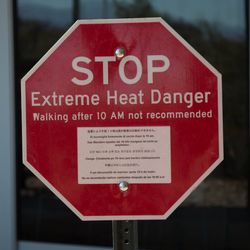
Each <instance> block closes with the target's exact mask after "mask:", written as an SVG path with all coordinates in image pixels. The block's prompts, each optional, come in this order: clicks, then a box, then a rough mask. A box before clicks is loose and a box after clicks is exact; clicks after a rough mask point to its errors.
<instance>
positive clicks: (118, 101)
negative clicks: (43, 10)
mask: <svg viewBox="0 0 250 250" xmlns="http://www.w3.org/2000/svg"><path fill="white" fill-rule="evenodd" d="M22 127H23V137H22V139H23V162H24V164H25V165H26V166H27V167H28V168H29V169H30V170H31V171H32V172H33V173H34V174H35V175H36V176H37V177H38V178H39V179H40V180H41V181H42V182H43V183H44V184H45V185H47V187H48V188H49V189H51V190H52V191H53V192H54V193H55V195H56V196H58V197H59V198H60V199H61V200H62V201H63V202H64V203H65V204H66V205H67V206H68V207H69V208H70V209H71V210H72V211H73V212H75V214H76V215H78V216H79V217H80V218H81V219H82V220H110V219H112V220H119V219H165V218H167V217H168V216H169V215H170V214H171V213H172V212H173V210H174V209H175V208H176V207H177V206H178V205H179V204H181V202H182V201H183V200H184V199H185V198H186V197H187V196H188V195H189V194H190V193H191V192H192V191H193V190H194V189H195V188H196V187H197V186H198V184H199V183H200V182H201V181H202V180H203V179H204V178H205V177H206V176H207V175H208V174H209V173H210V172H211V171H212V170H213V169H214V168H215V167H216V166H217V165H218V164H219V163H220V162H221V161H222V159H223V131H222V86H221V75H220V74H219V73H218V71H217V70H216V69H214V68H213V67H212V66H211V65H210V64H209V63H208V62H207V61H206V60H205V59H204V58H203V57H202V56H201V55H200V54H198V53H197V52H196V51H195V50H194V49H193V48H192V47H191V46H190V45H189V44H188V43H187V42H186V41H184V40H183V38H181V37H180V36H179V35H178V34H177V33H176V32H175V31H174V30H173V29H172V28H171V27H169V25H168V24H166V23H165V22H164V21H163V20H162V19H161V18H149V19H118V20H88V21H83V20H80V21H77V22H76V23H75V24H74V25H73V26H72V27H71V28H70V29H69V30H68V31H67V32H66V33H65V34H64V35H63V37H62V38H61V39H60V40H59V41H58V42H57V43H56V44H55V45H54V46H53V47H52V48H51V49H50V50H49V51H48V52H47V53H46V54H45V55H44V56H43V57H42V59H41V60H40V61H39V62H38V63H37V64H36V65H35V66H34V67H33V68H32V69H31V70H30V71H29V72H28V74H27V75H26V76H25V77H24V78H23V79H22Z"/></svg>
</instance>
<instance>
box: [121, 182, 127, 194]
mask: <svg viewBox="0 0 250 250" xmlns="http://www.w3.org/2000/svg"><path fill="white" fill-rule="evenodd" d="M119 188H120V190H121V191H122V192H126V191H127V190H128V182H126V181H121V182H120V183H119Z"/></svg>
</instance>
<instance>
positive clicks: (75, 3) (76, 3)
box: [72, 0, 80, 21]
mask: <svg viewBox="0 0 250 250" xmlns="http://www.w3.org/2000/svg"><path fill="white" fill-rule="evenodd" d="M79 7H80V6H79V0H73V7H72V11H73V13H72V16H73V21H76V20H78V19H79V12H80V8H79Z"/></svg>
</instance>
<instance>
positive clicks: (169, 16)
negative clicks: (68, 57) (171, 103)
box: [3, 0, 250, 250]
mask: <svg viewBox="0 0 250 250" xmlns="http://www.w3.org/2000/svg"><path fill="white" fill-rule="evenodd" d="M248 15H249V12H248V1H247V0H246V1H245V0H175V1H173V0H72V1H71V0H50V1H43V0H14V55H15V60H14V64H15V97H16V98H15V100H16V105H15V107H16V124H17V125H16V135H17V136H16V151H17V162H16V165H17V169H16V170H17V219H18V231H17V232H18V240H25V241H32V242H34V241H35V242H53V243H63V244H70V245H88V246H102V247H103V246H107V247H111V245H112V227H111V222H81V221H80V220H79V219H78V218H77V217H76V216H75V215H74V214H73V213H72V212H71V211H70V210H69V209H68V208H67V207H66V206H65V205H64V204H63V203H62V202H61V201H60V200H59V199H58V198H56V197H55V196H54V194H52V192H50V191H49V190H48V189H47V188H46V187H45V186H44V185H43V184H42V183H41V182H40V181H38V179H37V178H36V177H34V176H33V175H32V174H31V172H29V170H27V169H26V168H25V167H24V166H23V164H22V158H21V156H22V149H21V143H22V142H21V139H20V138H21V105H20V79H21V78H22V77H23V76H24V75H25V74H26V73H27V72H28V71H29V70H30V69H31V67H32V66H33V65H34V64H35V63H36V62H37V61H38V60H39V59H40V58H41V57H42V56H43V55H44V54H45V52H47V51H48V49H49V48H50V47H51V46H52V45H53V44H54V43H55V42H56V41H57V40H58V39H59V38H60V37H61V36H62V34H63V33H64V32H65V31H66V30H67V29H68V28H69V27H70V26H71V25H72V23H73V22H74V21H75V20H77V19H100V18H126V17H162V18H163V19H164V20H165V21H166V22H167V23H169V24H170V25H171V26H172V27H173V28H174V29H175V30H176V31H177V32H178V33H179V34H180V35H181V36H182V37H183V38H184V39H185V40H186V41H187V42H188V43H190V44H191V45H192V46H193V47H194V48H195V49H196V50H197V51H198V52H199V53H200V54H201V55H202V56H203V57H205V58H206V59H207V61H208V62H210V63H211V64H212V65H213V66H214V67H215V68H216V69H217V70H218V71H220V72H221V73H222V76H223V105H224V107H223V112H224V148H225V160H224V161H223V163H222V164H221V165H220V166H218V167H217V168H216V170H215V171H214V172H213V173H212V174H211V175H210V176H209V177H208V178H207V179H206V180H205V181H204V182H203V183H202V184H201V185H200V186H199V187H198V188H197V189H196V191H195V192H193V193H192V194H191V195H190V197H188V199H187V200H186V201H185V202H184V203H183V204H182V205H181V206H180V207H179V208H178V209H177V210H176V211H175V212H174V213H173V214H172V215H171V216H170V217H169V218H168V219H167V220H165V221H140V222H139V248H140V249H162V250H166V249H199V250H200V249H250V241H249V235H250V223H249V215H250V209H249V198H250V196H249V186H248V181H249V145H248V144H249V143H248V142H249V127H248V125H249V124H248V118H249V105H248V104H249V87H248V86H249V79H248V74H249V64H248V61H249V59H248V45H249V44H248ZM3 250H4V249H3Z"/></svg>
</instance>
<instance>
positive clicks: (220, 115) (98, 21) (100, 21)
mask: <svg viewBox="0 0 250 250" xmlns="http://www.w3.org/2000/svg"><path fill="white" fill-rule="evenodd" d="M108 23H113V24H114V23H161V24H162V26H163V27H165V29H166V30H168V31H169V32H170V33H171V34H172V35H173V36H174V37H175V38H176V39H177V40H179V41H180V42H181V43H182V44H183V45H184V46H185V47H186V48H187V49H188V50H189V51H190V52H191V53H192V54H193V55H194V56H196V58H198V59H199V61H200V62H201V63H203V64H204V65H205V66H206V67H207V68H208V69H209V70H210V71H211V72H212V73H213V74H214V75H215V76H216V77H217V79H218V80H217V84H218V118H219V119H218V128H219V131H218V135H219V158H218V159H217V160H216V161H215V162H214V163H213V164H212V165H211V166H210V167H209V168H208V169H207V171H206V172H205V173H204V174H203V175H201V176H200V178H199V179H197V181H196V182H195V183H194V184H193V185H192V186H191V187H190V188H189V189H188V190H187V191H186V192H185V193H184V194H183V195H182V196H181V197H180V198H179V199H178V200H177V201H176V202H175V204H173V205H172V207H171V208H170V209H168V210H167V211H166V213H165V214H163V215H128V216H127V215H126V216H84V215H83V214H82V213H80V212H79V211H78V210H77V209H76V208H75V207H74V206H73V205H72V204H71V203H70V202H69V201H68V200H67V199H66V198H65V197H64V196H63V195H62V194H61V193H60V192H59V191H58V190H57V189H56V188H55V187H54V186H53V185H52V184H51V183H50V182H48V181H47V180H46V179H45V178H44V177H43V176H42V175H41V174H40V173H39V172H38V171H37V170H36V169H35V168H34V167H33V166H32V165H31V164H30V163H29V162H28V160H27V140H26V137H27V135H26V95H25V84H26V81H27V80H28V79H29V77H30V76H31V75H32V74H34V72H35V71H36V70H37V69H38V68H39V67H40V66H41V65H42V64H43V63H44V62H45V61H46V60H47V58H48V57H50V55H51V54H52V53H53V52H54V51H55V50H56V49H57V48H58V47H59V46H60V45H61V44H62V43H63V42H64V40H65V39H66V38H67V37H68V36H69V35H70V34H71V33H72V32H73V31H74V30H75V29H76V28H77V27H78V26H79V25H82V24H108ZM21 100H22V146H23V163H24V165H25V166H26V167H27V168H28V169H29V170H30V171H31V172H32V173H33V174H34V175H35V176H36V177H37V178H38V179H39V180H41V181H42V182H43V183H44V184H45V185H46V186H47V187H48V188H49V189H50V190H51V191H52V192H53V193H54V194H55V195H56V196H57V197H58V198H59V199H60V200H61V201H62V202H64V203H65V205H66V206H67V207H69V208H70V209H71V210H72V211H73V212H74V213H75V214H76V215H77V216H78V217H79V218H80V219H81V220H84V221H98V220H161V219H166V218H167V217H169V216H170V214H171V213H172V212H173V211H174V210H175V209H176V208H177V207H178V206H179V205H180V204H181V203H182V202H183V201H184V200H185V199H186V198H187V197H188V196H189V195H190V194H191V193H192V192H193V191H194V190H195V189H196V188H197V186H198V185H199V184H200V183H201V182H202V181H203V180H204V179H205V178H206V177H207V176H208V175H209V174H210V173H211V172H212V171H213V170H214V169H215V168H216V167H217V166H218V165H219V164H220V163H221V162H222V161H223V159H224V151H223V111H222V76H221V74H220V73H219V72H218V71H217V70H216V69H215V68H214V67H213V66H212V65H211V64H210V63H209V62H207V60H206V59H205V58H204V57H202V56H201V55H200V54H199V53H198V52H197V51H196V50H195V49H194V48H193V47H192V46H191V45H189V44H188V43H187V42H186V41H185V40H184V39H183V38H182V37H181V36H180V35H179V34H178V33H177V32H176V31H175V30H174V29H173V28H172V27H170V26H169V25H168V24H167V23H166V22H165V21H164V20H163V19H162V18H160V17H155V18H128V19H92V20H78V21H76V22H75V23H74V24H73V25H72V26H71V27H70V28H69V29H68V30H67V31H66V32H65V33H64V35H63V36H62V37H61V38H60V39H59V40H58V41H57V42H56V43H55V44H54V45H53V46H52V47H51V49H50V50H49V51H48V52H47V53H46V54H45V55H44V56H43V57H42V58H41V59H40V60H39V61H38V62H37V63H36V64H35V66H34V67H33V68H32V69H31V70H30V71H29V72H28V73H27V74H26V75H25V76H24V77H23V78H22V80H21ZM138 185H139V184H138Z"/></svg>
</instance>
